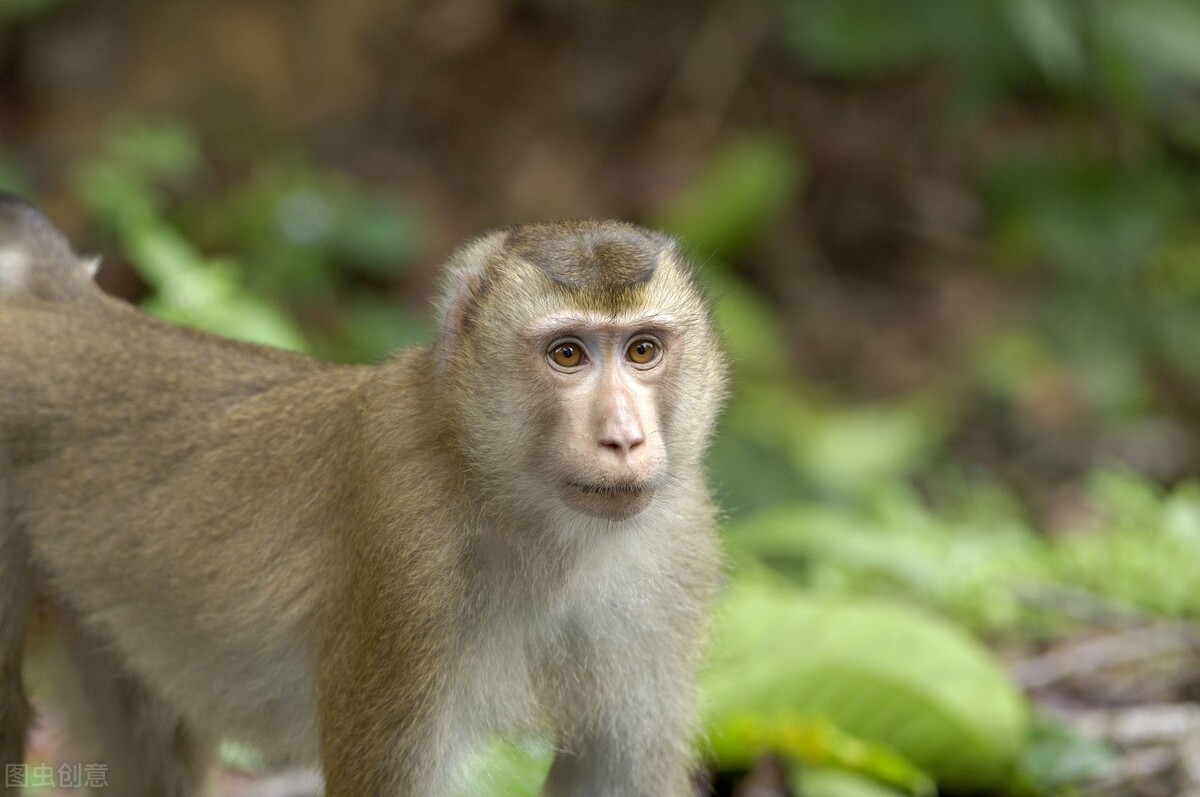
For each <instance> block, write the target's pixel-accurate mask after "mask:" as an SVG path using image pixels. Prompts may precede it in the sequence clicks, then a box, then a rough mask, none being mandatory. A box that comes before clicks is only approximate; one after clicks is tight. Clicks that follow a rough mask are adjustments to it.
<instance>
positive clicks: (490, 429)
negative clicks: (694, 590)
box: [438, 222, 725, 521]
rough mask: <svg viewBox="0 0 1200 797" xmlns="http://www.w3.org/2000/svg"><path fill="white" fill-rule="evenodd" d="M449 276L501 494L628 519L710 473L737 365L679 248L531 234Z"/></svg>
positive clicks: (462, 383)
mask: <svg viewBox="0 0 1200 797" xmlns="http://www.w3.org/2000/svg"><path fill="white" fill-rule="evenodd" d="M447 282H448V285H447V287H448V290H447V291H446V298H445V300H444V302H443V313H442V335H441V339H440V341H439V344H438V355H439V363H440V367H441V368H442V369H443V370H442V377H441V378H442V379H443V380H444V384H445V385H446V391H445V394H446V396H447V397H448V398H449V399H451V401H452V405H451V407H450V410H451V411H450V415H449V417H450V418H451V419H452V424H453V428H454V431H455V434H457V435H458V437H459V439H460V440H461V442H462V444H463V445H464V447H465V449H466V451H467V456H466V458H467V460H468V461H470V462H472V463H475V464H476V472H477V473H479V474H480V475H481V476H482V480H483V482H484V484H485V487H490V488H493V489H495V490H496V491H497V492H498V493H502V494H503V496H504V497H506V498H508V499H510V500H511V499H512V498H513V497H514V496H515V497H517V498H518V503H519V504H520V505H521V506H524V507H532V508H534V509H535V510H540V511H541V512H543V513H544V512H552V513H553V512H558V511H561V510H562V508H563V507H564V506H565V507H566V508H567V509H568V510H571V511H574V512H578V513H582V514H584V515H587V516H590V517H593V518H598V519H602V520H608V521H623V520H627V519H629V518H632V517H634V516H636V515H638V514H639V513H641V512H642V511H643V510H645V509H646V508H647V507H648V506H650V505H651V504H652V503H656V502H658V501H668V500H670V496H671V495H673V494H674V493H675V492H676V489H675V488H677V487H678V486H679V485H684V484H691V485H695V484H696V483H698V482H699V481H701V480H702V474H701V468H702V459H703V453H704V449H705V447H706V446H707V443H708V440H709V437H710V435H711V433H712V427H713V423H714V420H715V416H716V412H717V409H718V407H719V405H720V403H721V398H722V397H723V395H724V389H725V387H724V386H725V364H724V358H723V356H722V354H721V351H720V347H719V346H718V344H717V340H716V334H715V331H714V330H713V326H712V320H711V316H710V313H709V309H708V303H707V302H706V301H705V300H704V298H703V295H702V293H701V291H700V290H699V288H698V286H697V284H696V280H695V278H694V274H693V271H692V269H691V266H690V265H689V264H688V263H687V262H686V260H684V259H683V257H682V256H681V255H680V253H679V251H678V248H677V246H676V245H675V243H674V241H672V240H671V239H669V238H667V237H666V236H662V235H659V234H657V233H651V232H649V231H646V230H642V229H640V228H637V227H633V226H631V225H622V224H618V223H612V222H604V223H597V222H579V223H565V224H557V225H526V226H523V227H517V228H512V229H510V230H507V231H501V232H499V233H495V234H493V235H491V236H488V237H485V238H483V239H480V240H479V241H476V242H475V243H473V244H471V245H470V246H468V247H466V248H465V249H464V250H462V251H461V252H460V253H459V255H458V256H457V258H456V260H455V261H454V262H452V264H451V267H450V269H449V279H448V281H447Z"/></svg>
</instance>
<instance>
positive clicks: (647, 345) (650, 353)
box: [625, 338, 662, 365]
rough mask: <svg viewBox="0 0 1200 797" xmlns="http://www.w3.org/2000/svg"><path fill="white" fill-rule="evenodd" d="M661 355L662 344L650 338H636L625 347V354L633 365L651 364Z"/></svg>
mask: <svg viewBox="0 0 1200 797" xmlns="http://www.w3.org/2000/svg"><path fill="white" fill-rule="evenodd" d="M661 355H662V346H660V345H659V343H658V341H656V340H652V339H650V338H638V339H637V340H635V341H633V342H632V343H630V344H629V347H628V348H626V349H625V356H626V357H627V358H628V359H629V361H630V362H631V363H633V364H634V365H652V364H653V363H654V362H655V361H656V360H658V358H659V357H660V356H661Z"/></svg>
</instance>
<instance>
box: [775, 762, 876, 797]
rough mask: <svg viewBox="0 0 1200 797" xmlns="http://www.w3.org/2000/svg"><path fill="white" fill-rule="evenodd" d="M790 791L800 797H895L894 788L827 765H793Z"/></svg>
mask: <svg viewBox="0 0 1200 797" xmlns="http://www.w3.org/2000/svg"><path fill="white" fill-rule="evenodd" d="M790 780H791V787H792V793H793V794H797V795H800V797H897V794H898V792H897V791H896V790H895V789H891V788H888V787H887V786H882V785H880V784H879V783H878V782H877V781H874V780H871V779H869V778H864V777H863V776H861V775H856V774H855V773H853V772H846V771H844V770H840V769H831V768H829V767H813V766H805V767H795V768H794V769H793V772H792V777H791V779H790Z"/></svg>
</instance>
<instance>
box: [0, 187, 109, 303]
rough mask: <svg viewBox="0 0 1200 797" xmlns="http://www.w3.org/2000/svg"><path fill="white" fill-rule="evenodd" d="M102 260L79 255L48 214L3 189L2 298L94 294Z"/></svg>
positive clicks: (0, 220) (0, 211)
mask: <svg viewBox="0 0 1200 797" xmlns="http://www.w3.org/2000/svg"><path fill="white" fill-rule="evenodd" d="M99 266H100V261H99V259H96V258H81V257H79V256H78V255H77V254H75V252H74V251H72V249H71V245H70V244H69V243H68V242H67V238H66V236H64V235H63V234H62V233H61V232H60V231H59V230H58V229H57V228H56V227H55V226H54V225H53V224H52V223H51V222H50V220H49V219H47V218H46V216H45V215H44V214H43V213H42V212H41V211H40V210H38V209H37V208H35V207H34V206H33V205H31V204H29V203H28V202H26V201H25V200H24V199H22V198H21V197H19V196H16V195H14V194H6V193H3V192H0V300H3V299H6V298H8V297H12V296H35V297H38V298H40V299H48V300H51V301H72V300H80V299H89V298H95V297H98V296H99V295H100V289H99V288H98V287H97V286H96V283H95V282H94V281H93V279H92V278H93V277H94V276H95V274H96V270H97V269H98V268H99Z"/></svg>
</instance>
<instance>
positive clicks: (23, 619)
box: [0, 486, 33, 764]
mask: <svg viewBox="0 0 1200 797" xmlns="http://www.w3.org/2000/svg"><path fill="white" fill-rule="evenodd" d="M3 489H4V488H3V486H0V764H22V763H24V762H25V740H26V738H27V736H28V733H29V726H30V723H31V722H32V720H33V710H32V708H31V707H30V705H29V699H28V697H27V696H26V694H25V683H24V681H23V679H22V674H21V668H22V661H23V659H24V652H25V634H26V632H27V631H28V628H29V619H30V615H31V613H32V611H33V574H32V572H31V570H30V563H29V557H28V554H27V549H26V546H25V544H24V542H23V541H22V539H21V538H20V537H19V536H18V534H17V530H16V525H15V524H14V523H13V522H12V521H11V520H10V519H9V518H7V517H5V508H4V506H3V501H4V495H3V492H2V491H3Z"/></svg>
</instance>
